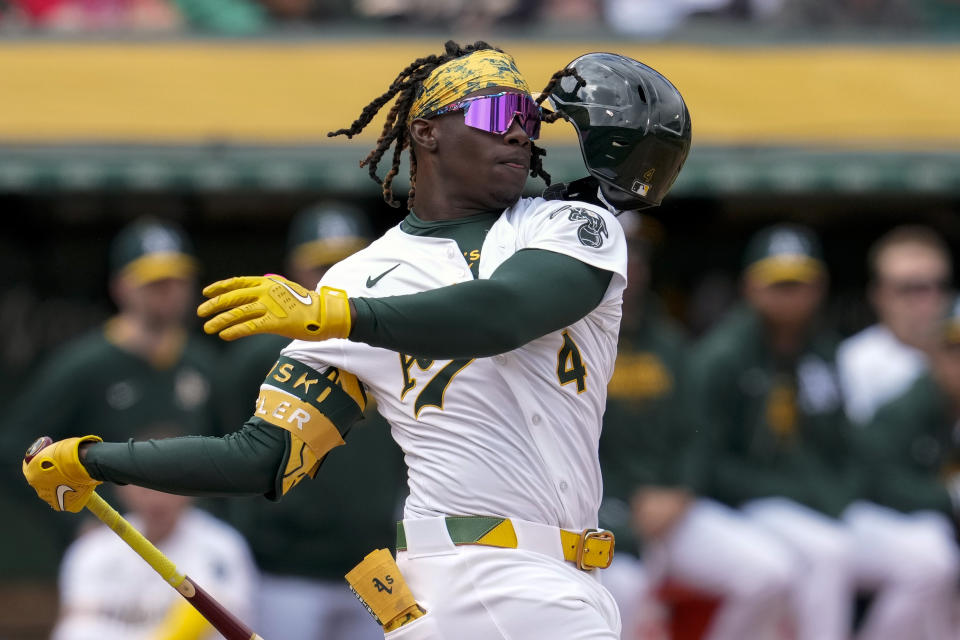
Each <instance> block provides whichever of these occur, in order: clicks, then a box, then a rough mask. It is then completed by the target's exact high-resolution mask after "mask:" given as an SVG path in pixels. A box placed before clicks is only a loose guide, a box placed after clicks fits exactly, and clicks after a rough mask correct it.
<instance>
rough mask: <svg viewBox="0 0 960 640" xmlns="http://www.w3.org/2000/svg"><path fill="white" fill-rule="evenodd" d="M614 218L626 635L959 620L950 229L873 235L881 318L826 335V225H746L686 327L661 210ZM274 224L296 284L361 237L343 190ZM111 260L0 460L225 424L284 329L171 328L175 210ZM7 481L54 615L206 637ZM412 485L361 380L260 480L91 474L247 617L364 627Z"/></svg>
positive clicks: (123, 552) (178, 313) (123, 562)
mask: <svg viewBox="0 0 960 640" xmlns="http://www.w3.org/2000/svg"><path fill="white" fill-rule="evenodd" d="M620 221H621V223H622V225H623V226H624V229H625V231H626V234H627V237H628V249H629V274H628V275H629V286H628V289H627V290H626V292H625V294H624V305H623V321H622V325H621V332H620V342H619V353H618V357H617V363H616V368H615V372H614V375H613V378H612V380H611V381H610V384H609V398H608V406H607V411H606V414H605V417H604V429H603V434H602V437H601V441H600V459H601V466H602V469H603V474H604V491H605V496H604V500H603V505H602V507H601V513H600V520H601V526H604V527H607V528H609V529H611V530H613V531H614V532H615V533H616V536H617V557H616V560H615V561H614V563H613V565H612V566H611V567H610V568H609V569H607V570H606V571H605V572H604V573H603V579H604V583H605V584H606V585H607V586H608V587H609V588H610V590H611V592H612V593H613V594H614V596H615V598H616V599H617V601H618V604H619V605H620V609H621V613H622V617H623V635H622V638H623V640H667V639H668V638H672V639H673V640H696V639H702V640H744V639H745V638H750V639H751V640H848V639H850V638H857V639H858V640H887V639H889V640H894V639H896V640H902V639H904V638H911V639H915V640H958V639H960V632H958V629H960V627H958V625H957V620H958V617H957V616H958V614H960V592H958V587H960V547H958V535H957V534H958V522H960V519H958V516H960V304H958V303H957V300H956V298H955V297H954V294H953V279H952V273H953V256H952V255H951V252H950V249H949V246H948V244H947V243H946V242H945V240H944V239H943V238H942V237H941V236H940V235H939V234H938V232H937V231H936V230H934V229H931V228H928V227H923V226H915V225H913V226H901V227H895V228H892V229H889V230H888V231H887V232H886V233H885V234H884V235H883V236H882V237H880V238H878V239H877V240H876V242H875V243H874V245H873V247H872V249H871V250H870V252H869V255H867V256H865V259H866V261H867V262H868V264H869V269H870V277H871V280H870V283H869V285H868V291H867V298H868V300H869V301H870V303H871V305H872V307H873V310H874V312H875V318H876V322H875V323H874V324H872V325H870V326H868V327H866V328H864V329H863V330H862V331H860V332H858V333H856V334H854V335H852V336H849V337H847V338H845V339H841V338H840V337H839V336H838V335H837V334H836V332H835V331H834V330H833V329H832V327H830V326H829V324H828V323H827V321H826V317H825V315H824V314H823V303H824V301H825V299H826V297H827V295H828V290H829V283H830V273H829V271H828V268H827V264H826V262H825V260H824V256H823V253H822V248H821V245H820V241H819V239H818V237H817V236H816V234H815V233H814V232H813V231H811V230H810V229H808V228H806V227H803V226H799V225H794V224H776V225H772V226H770V227H767V228H765V229H762V230H760V231H759V232H757V233H756V235H754V236H753V237H752V238H751V239H750V241H749V243H748V244H747V245H746V248H745V250H744V254H743V260H742V269H741V276H740V295H739V296H738V301H737V302H736V303H735V304H734V305H733V306H732V307H730V308H729V309H728V310H727V311H726V313H725V315H723V316H722V317H721V318H720V319H719V320H717V321H716V322H714V323H713V324H712V325H711V326H710V327H709V328H708V329H707V330H706V331H704V332H703V334H702V335H700V336H699V338H697V339H696V340H691V339H690V338H689V337H688V335H687V333H686V332H685V330H684V329H682V328H681V327H680V326H679V325H677V324H675V323H674V321H673V320H671V316H670V315H669V314H668V313H667V312H666V309H665V307H664V305H663V304H662V303H661V302H660V300H659V299H658V297H657V296H656V295H655V293H654V292H653V291H652V289H651V287H650V283H651V277H652V275H653V274H652V273H651V264H652V263H653V261H652V257H653V254H654V252H655V250H656V242H655V241H654V239H655V238H656V237H657V234H658V233H659V231H658V227H657V226H656V224H654V223H653V221H652V220H651V219H650V218H645V217H641V216H640V215H638V214H635V213H633V212H627V213H624V214H623V215H621V216H620ZM288 235H289V238H288V242H287V251H286V256H287V257H286V263H285V264H283V265H277V269H278V270H279V269H283V271H284V273H286V274H287V275H288V276H290V277H291V278H293V279H294V280H297V281H299V282H302V283H303V284H305V285H310V286H313V285H315V284H316V283H317V282H318V281H319V279H320V278H321V277H322V276H323V274H324V272H325V271H326V269H327V268H328V267H329V266H330V265H331V264H333V263H335V262H337V261H338V260H340V259H342V258H344V257H345V256H347V255H349V254H351V253H352V252H354V251H356V250H358V249H360V248H362V247H363V246H364V245H365V244H366V243H368V242H369V241H370V239H371V231H370V230H369V229H368V228H367V220H366V218H365V217H364V215H363V214H362V213H361V212H359V211H357V210H355V209H353V208H352V207H351V206H350V205H348V204H344V203H335V202H328V203H321V204H319V205H316V206H314V207H311V208H308V209H307V210H306V211H303V212H302V213H301V214H299V215H298V216H297V217H296V218H294V220H293V222H292V224H291V226H290V229H289V232H288ZM109 259H110V273H111V275H110V292H111V295H112V297H113V299H114V301H115V302H116V305H117V309H118V312H117V314H116V315H115V316H114V317H112V318H111V319H110V320H109V321H108V322H107V323H106V324H104V325H103V326H101V327H98V328H96V329H95V330H93V331H91V332H90V333H89V334H87V335H86V336H84V337H81V338H78V339H74V340H72V341H70V342H68V343H67V344H66V345H64V346H63V347H62V348H61V349H60V350H59V351H58V352H56V353H54V354H52V355H51V357H49V358H48V361H47V362H46V364H45V365H44V366H42V367H41V368H40V369H39V370H38V371H36V372H34V375H33V376H32V379H31V380H29V381H28V383H27V384H26V385H25V386H24V389H23V391H22V392H21V393H20V394H18V396H17V398H16V402H15V403H14V405H13V406H12V407H9V409H8V411H7V415H6V416H5V417H4V419H3V428H2V429H0V452H2V454H3V457H4V458H5V459H11V458H15V457H16V456H17V454H18V452H19V451H21V450H22V449H23V447H25V446H26V444H28V441H29V440H30V438H31V437H32V436H34V435H35V434H38V433H45V434H48V435H50V436H52V437H54V439H58V438H62V437H66V436H69V435H73V434H75V433H79V432H83V433H88V432H89V433H97V434H99V435H101V436H103V437H104V438H105V439H107V440H125V439H126V438H128V437H129V436H131V435H133V436H134V437H135V438H137V439H145V438H150V437H164V436H170V435H178V434H186V433H193V434H218V433H227V432H231V431H235V430H237V429H238V428H239V427H240V426H241V425H242V424H243V422H244V421H245V420H246V419H247V418H248V417H249V416H250V415H251V413H252V411H253V409H254V406H253V405H254V402H253V400H254V398H255V397H256V394H257V389H258V388H259V385H260V383H261V381H262V380H263V377H264V375H265V373H266V372H267V371H268V370H269V369H270V367H271V366H272V364H273V362H274V361H275V358H276V356H277V354H278V352H279V350H280V349H281V348H282V346H283V345H284V344H285V339H283V338H279V337H275V336H257V337H254V338H248V339H244V340H240V341H238V342H236V343H232V344H229V345H226V348H225V350H223V351H222V352H220V351H216V350H215V348H214V345H215V343H214V341H212V340H211V339H205V338H204V337H197V336H196V335H194V334H193V333H192V332H191V331H190V330H189V327H190V326H191V323H190V322H189V321H188V318H189V317H190V316H191V314H192V310H193V303H194V295H195V292H196V289H197V285H198V283H197V278H196V274H197V268H198V263H197V260H196V258H195V252H194V251H193V248H192V245H191V241H190V239H189V238H188V237H187V236H186V235H185V234H184V233H183V232H182V230H180V229H179V228H178V227H177V226H175V225H173V224H171V223H169V222H166V221H162V220H159V219H151V218H144V219H140V220H137V221H135V222H133V223H131V224H129V225H128V226H127V227H126V228H124V229H123V230H122V231H121V232H120V233H119V234H118V235H117V236H116V238H115V239H114V240H113V243H112V245H111V251H110V256H109ZM11 470H12V471H14V472H15V473H14V474H13V475H14V476H18V473H16V472H18V471H19V470H18V469H11ZM4 482H8V483H10V486H12V487H14V488H17V487H19V490H15V491H12V492H11V495H10V496H9V497H8V498H6V499H9V500H13V501H15V502H16V504H14V505H12V508H14V509H16V512H17V513H18V514H19V515H20V521H21V522H22V523H24V524H23V526H24V527H27V528H29V531H30V532H31V533H30V535H31V536H35V537H36V539H34V540H31V541H30V544H31V545H33V546H30V547H29V549H30V550H31V551H32V552H33V553H34V554H36V555H35V557H36V556H39V555H40V554H39V553H38V552H37V551H36V549H41V548H42V549H44V552H45V553H44V555H46V556H48V557H50V558H61V557H62V558H63V562H62V564H61V565H60V567H59V615H58V617H57V622H56V629H55V631H54V634H53V638H55V640H87V639H93V638H97V639H101V640H103V639H110V638H117V639H119V638H123V639H124V640H130V639H133V640H137V639H139V638H143V639H147V638H151V639H157V638H167V639H170V640H173V639H174V638H179V639H181V640H182V639H187V640H189V639H194V640H201V639H203V638H209V637H210V628H209V626H207V624H206V623H205V622H204V621H203V620H202V619H201V618H199V617H198V616H197V615H196V614H195V613H194V612H193V611H192V610H191V609H190V608H189V607H186V606H184V605H183V604H182V602H181V601H180V599H179V598H178V597H177V595H176V594H175V593H174V592H173V590H171V589H169V588H168V587H167V586H166V585H164V584H163V583H162V581H161V580H160V579H159V578H157V577H156V576H153V575H151V573H150V570H149V568H147V567H146V565H145V564H144V563H143V562H142V560H141V559H140V558H139V557H137V556H136V555H135V554H133V553H132V552H130V551H129V550H128V549H126V548H125V547H124V546H123V544H122V543H121V542H120V541H119V539H118V538H116V536H114V535H113V534H112V533H111V532H109V531H107V530H106V529H104V528H102V527H97V526H94V525H93V524H92V522H87V523H86V524H83V525H82V526H80V527H79V531H78V530H75V529H74V528H73V527H74V526H75V523H76V522H79V521H81V519H77V518H74V519H65V518H63V517H58V515H59V514H53V513H52V512H50V510H49V509H47V508H46V507H45V505H43V504H42V503H41V502H40V501H38V500H36V499H35V497H33V496H32V495H31V492H30V491H29V488H28V487H26V485H24V484H23V482H22V478H19V477H9V478H4ZM404 487H405V482H404V467H403V462H402V455H401V452H400V451H399V449H398V448H397V447H396V445H395V444H394V443H393V441H392V439H391V438H390V435H389V427H388V425H386V424H385V423H384V421H383V420H382V418H380V417H379V415H378V413H377V411H376V407H375V406H374V407H368V414H367V418H366V420H364V421H363V422H362V423H361V424H360V425H359V426H358V427H357V428H356V429H354V430H353V431H352V432H351V435H350V440H349V446H346V447H339V448H337V449H335V450H334V451H333V452H331V453H330V454H329V455H328V456H327V458H326V459H325V461H324V468H323V470H322V473H320V474H318V475H317V477H316V478H315V479H314V480H311V481H310V482H305V483H303V485H302V486H300V487H297V489H296V490H295V491H293V492H291V493H290V494H289V495H288V496H286V497H285V498H284V499H283V500H282V501H280V502H278V503H272V502H270V501H268V500H265V499H263V498H251V499H233V500H230V501H227V504H224V503H220V502H210V501H207V500H204V499H203V498H202V497H201V498H199V500H198V501H194V500H191V499H190V498H185V497H179V496H169V495H166V494H161V493H157V492H153V491H150V490H148V489H141V488H138V487H118V488H117V489H116V491H115V492H110V491H109V490H108V489H107V488H101V493H104V494H105V495H106V496H107V498H108V500H109V501H111V502H114V503H116V504H118V505H121V506H122V507H123V510H124V511H125V512H126V513H127V514H128V516H129V518H130V519H131V520H132V521H133V522H134V523H135V525H136V526H138V528H140V530H141V531H143V532H144V533H145V535H146V536H147V537H148V538H149V539H151V540H152V541H153V542H154V543H155V544H157V545H158V546H159V547H160V548H161V550H163V551H164V552H166V553H167V554H168V555H169V556H170V557H171V558H172V559H173V560H174V561H175V562H177V563H179V564H180V565H181V568H182V569H184V570H185V571H186V572H187V573H189V574H190V575H191V576H193V577H194V578H196V579H197V580H198V581H199V582H200V584H202V585H203V586H204V587H205V588H207V590H209V591H211V592H212V593H213V595H214V596H215V597H217V598H219V599H221V600H222V601H223V602H224V603H225V604H226V605H227V606H228V608H230V609H232V610H234V611H236V612H237V613H239V614H240V615H241V617H243V618H245V619H247V620H249V621H250V622H252V623H253V625H254V626H255V628H256V629H257V631H258V632H259V633H260V634H261V635H263V636H264V637H267V638H284V639H285V640H319V639H320V638H326V639H329V640H338V639H344V640H346V639H348V638H349V639H350V640H364V639H365V638H370V639H375V638H381V637H382V632H381V630H380V627H379V626H378V625H376V624H375V623H374V622H373V620H372V618H370V616H369V615H368V614H367V613H366V611H365V610H364V609H363V607H361V606H360V605H359V604H358V603H357V602H356V600H355V599H354V597H353V595H352V594H351V593H350V592H349V591H348V590H347V588H346V585H345V583H344V581H343V579H342V576H343V575H344V573H346V571H348V570H349V569H350V568H351V567H352V565H353V564H354V563H355V562H356V560H357V559H359V558H362V557H363V556H364V555H365V554H366V553H367V552H368V551H370V550H371V549H374V548H378V547H387V548H391V547H393V546H394V541H393V536H394V533H395V528H394V522H395V521H396V520H397V519H398V517H399V514H400V509H401V503H402V500H403V497H404V492H405V490H404ZM7 507H8V508H10V505H7ZM198 507H204V508H203V509H200V508H198ZM51 533H53V534H55V535H54V537H55V539H53V540H49V541H46V544H47V546H46V547H42V545H43V544H44V542H43V541H42V540H41V538H42V537H43V536H49V535H51ZM10 535H14V534H13V533H10V532H8V537H9V536H10ZM24 544H25V543H24ZM12 546H13V545H12V544H7V545H5V548H8V549H10V548H12ZM19 548H24V549H25V548H28V547H26V546H20V547H19ZM3 560H4V561H5V562H7V561H8V560H9V559H8V558H6V559H3ZM26 573H29V572H26ZM2 635H3V634H2V631H0V637H2Z"/></svg>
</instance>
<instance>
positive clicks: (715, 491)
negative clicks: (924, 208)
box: [689, 225, 956, 640]
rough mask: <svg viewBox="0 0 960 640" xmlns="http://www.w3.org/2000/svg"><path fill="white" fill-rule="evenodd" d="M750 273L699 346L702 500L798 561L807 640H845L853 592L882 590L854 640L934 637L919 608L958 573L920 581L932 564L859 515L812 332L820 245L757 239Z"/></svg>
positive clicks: (825, 367) (777, 236) (845, 446)
mask: <svg viewBox="0 0 960 640" xmlns="http://www.w3.org/2000/svg"><path fill="white" fill-rule="evenodd" d="M745 265H746V266H745V271H744V296H745V299H746V305H745V306H744V307H742V308H739V309H737V310H734V311H733V312H731V314H730V316H729V317H728V318H727V319H726V320H724V321H723V322H721V324H720V325H718V326H717V327H716V328H715V329H714V330H713V331H712V332H711V333H710V334H709V335H707V336H706V337H705V338H704V339H703V340H702V342H701V343H700V344H699V345H698V347H697V349H696V351H695V357H696V358H697V359H696V362H697V363H698V366H697V367H696V368H695V369H694V370H693V372H692V383H691V385H690V387H689V390H690V403H691V405H692V406H695V410H696V413H697V415H698V416H699V417H698V428H701V429H706V430H707V432H706V433H708V434H709V438H710V442H711V444H712V452H711V460H712V462H711V466H712V481H711V483H710V488H709V491H710V494H711V495H712V496H714V497H716V498H718V499H720V500H721V501H723V502H726V503H727V504H730V505H732V506H739V507H740V508H742V509H743V510H744V512H745V513H746V514H747V516H748V517H749V518H750V519H751V520H753V521H754V522H756V523H757V524H759V525H760V526H762V527H764V528H766V529H767V530H768V531H770V532H771V533H772V534H773V535H776V536H777V537H778V538H779V539H780V540H781V541H783V542H784V543H785V544H786V545H787V546H789V547H790V548H791V550H792V551H793V554H794V556H795V558H796V560H797V561H798V562H799V563H800V565H801V573H800V578H799V579H798V580H797V581H796V582H795V584H794V587H795V590H794V594H793V604H794V611H795V620H796V627H797V637H798V638H800V639H801V640H803V639H807V638H809V639H811V640H812V639H814V638H816V639H817V640H829V639H833V638H836V639H841V638H847V637H848V636H849V634H850V625H851V619H852V615H851V613H852V607H851V605H852V602H853V598H852V595H853V593H854V589H855V588H856V586H857V585H863V586H869V587H870V588H872V589H875V590H877V591H876V597H875V598H874V600H873V603H872V605H871V607H870V609H869V611H868V612H867V616H866V619H865V620H864V622H863V624H862V625H861V628H860V630H859V635H858V637H860V638H863V639H867V638H891V639H893V638H903V637H917V635H916V634H917V633H918V630H920V629H923V628H925V627H927V626H928V625H932V626H934V627H938V628H941V625H942V624H943V623H945V622H946V620H941V621H939V622H934V623H931V621H930V616H931V615H934V613H933V612H931V611H930V607H929V606H928V603H927V600H928V599H929V598H930V593H932V592H937V591H939V592H940V593H942V592H943V590H944V589H945V587H944V585H945V584H946V583H947V582H949V580H950V578H951V577H953V578H954V579H955V576H956V569H955V568H954V567H952V566H949V563H947V564H946V565H944V563H925V564H924V568H923V570H922V571H918V570H917V569H916V567H917V566H918V565H919V564H921V563H923V561H924V559H925V558H926V557H927V556H926V554H925V553H924V552H923V551H922V549H920V550H918V549H917V544H916V543H917V539H916V538H915V537H913V536H910V535H909V533H910V532H909V530H908V529H906V528H905V527H903V526H902V523H900V522H898V520H897V519H896V518H894V517H890V514H889V513H888V512H887V511H886V510H884V509H882V508H880V507H879V506H878V505H874V504H872V503H866V502H854V499H855V498H856V497H858V494H859V479H860V469H859V467H858V465H857V462H856V460H855V458H854V450H853V446H852V442H850V428H849V425H848V423H847V421H846V418H845V415H844V412H843V402H842V396H841V393H840V388H839V385H838V383H837V378H836V373H835V365H834V355H835V349H836V342H835V339H834V338H833V336H832V335H831V333H830V332H829V331H825V330H824V329H822V328H821V327H820V325H819V319H818V315H819V307H820V304H821V301H822V299H823V296H824V294H825V292H826V284H827V273H826V270H825V267H824V263H823V258H822V252H821V249H820V246H819V242H818V240H817V238H816V237H815V236H814V235H813V234H812V233H811V232H810V231H809V230H807V229H805V228H803V227H800V226H796V225H777V226H774V227H770V228H767V229H764V230H762V231H761V232H759V233H758V234H756V235H755V236H754V237H753V239H752V240H751V242H750V243H749V245H748V247H747V251H746V259H745ZM851 503H853V504H852V505H851ZM848 507H849V508H848ZM893 532H895V533H893ZM911 567H912V568H911ZM921 583H922V584H921ZM939 613H940V615H945V613H946V612H943V611H941V612H939ZM932 637H936V636H931V638H932Z"/></svg>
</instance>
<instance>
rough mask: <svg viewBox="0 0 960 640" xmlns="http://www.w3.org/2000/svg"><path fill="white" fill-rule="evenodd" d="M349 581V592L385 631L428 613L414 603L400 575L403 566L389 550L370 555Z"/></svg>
mask: <svg viewBox="0 0 960 640" xmlns="http://www.w3.org/2000/svg"><path fill="white" fill-rule="evenodd" d="M346 578H347V583H348V584H349V585H350V590H351V591H353V593H354V595H355V596H357V599H359V600H360V602H362V603H363V606H365V607H366V608H367V611H369V612H370V614H371V615H372V616H373V617H374V618H375V619H376V620H377V622H379V623H380V625H381V626H383V629H384V631H392V630H394V629H397V628H399V627H401V626H403V625H404V624H406V623H408V622H412V621H413V620H416V619H417V618H419V617H420V616H422V615H423V614H424V613H425V611H424V610H423V608H422V607H421V606H420V605H418V604H417V601H416V600H414V598H413V593H411V591H410V587H408V586H407V582H406V580H404V579H403V575H401V574H400V567H398V566H397V563H396V561H395V560H394V559H393V556H392V555H390V552H389V551H387V550H386V549H377V550H376V551H372V552H370V553H368V554H367V557H366V558H364V559H363V561H362V562H361V563H360V564H358V565H357V566H355V567H354V568H353V569H351V570H350V573H348V574H347V575H346Z"/></svg>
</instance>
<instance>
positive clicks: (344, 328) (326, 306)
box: [320, 287, 352, 338]
mask: <svg viewBox="0 0 960 640" xmlns="http://www.w3.org/2000/svg"><path fill="white" fill-rule="evenodd" d="M320 304H321V306H322V309H323V310H322V311H321V312H320V313H321V316H322V319H323V323H324V328H325V329H326V330H327V332H328V337H330V338H346V337H348V336H349V335H350V329H351V328H352V326H351V324H350V298H348V297H347V292H346V291H344V290H343V289H334V288H333V287H320Z"/></svg>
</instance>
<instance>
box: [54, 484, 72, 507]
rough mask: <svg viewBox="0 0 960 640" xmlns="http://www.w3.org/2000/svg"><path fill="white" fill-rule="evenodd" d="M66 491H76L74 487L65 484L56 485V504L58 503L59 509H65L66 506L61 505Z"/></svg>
mask: <svg viewBox="0 0 960 640" xmlns="http://www.w3.org/2000/svg"><path fill="white" fill-rule="evenodd" d="M68 491H76V489H74V488H73V487H68V486H67V485H65V484H61V485H60V486H58V487H57V504H59V505H60V511H66V508H64V506H63V496H65V495H66V493H67V492H68Z"/></svg>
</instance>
